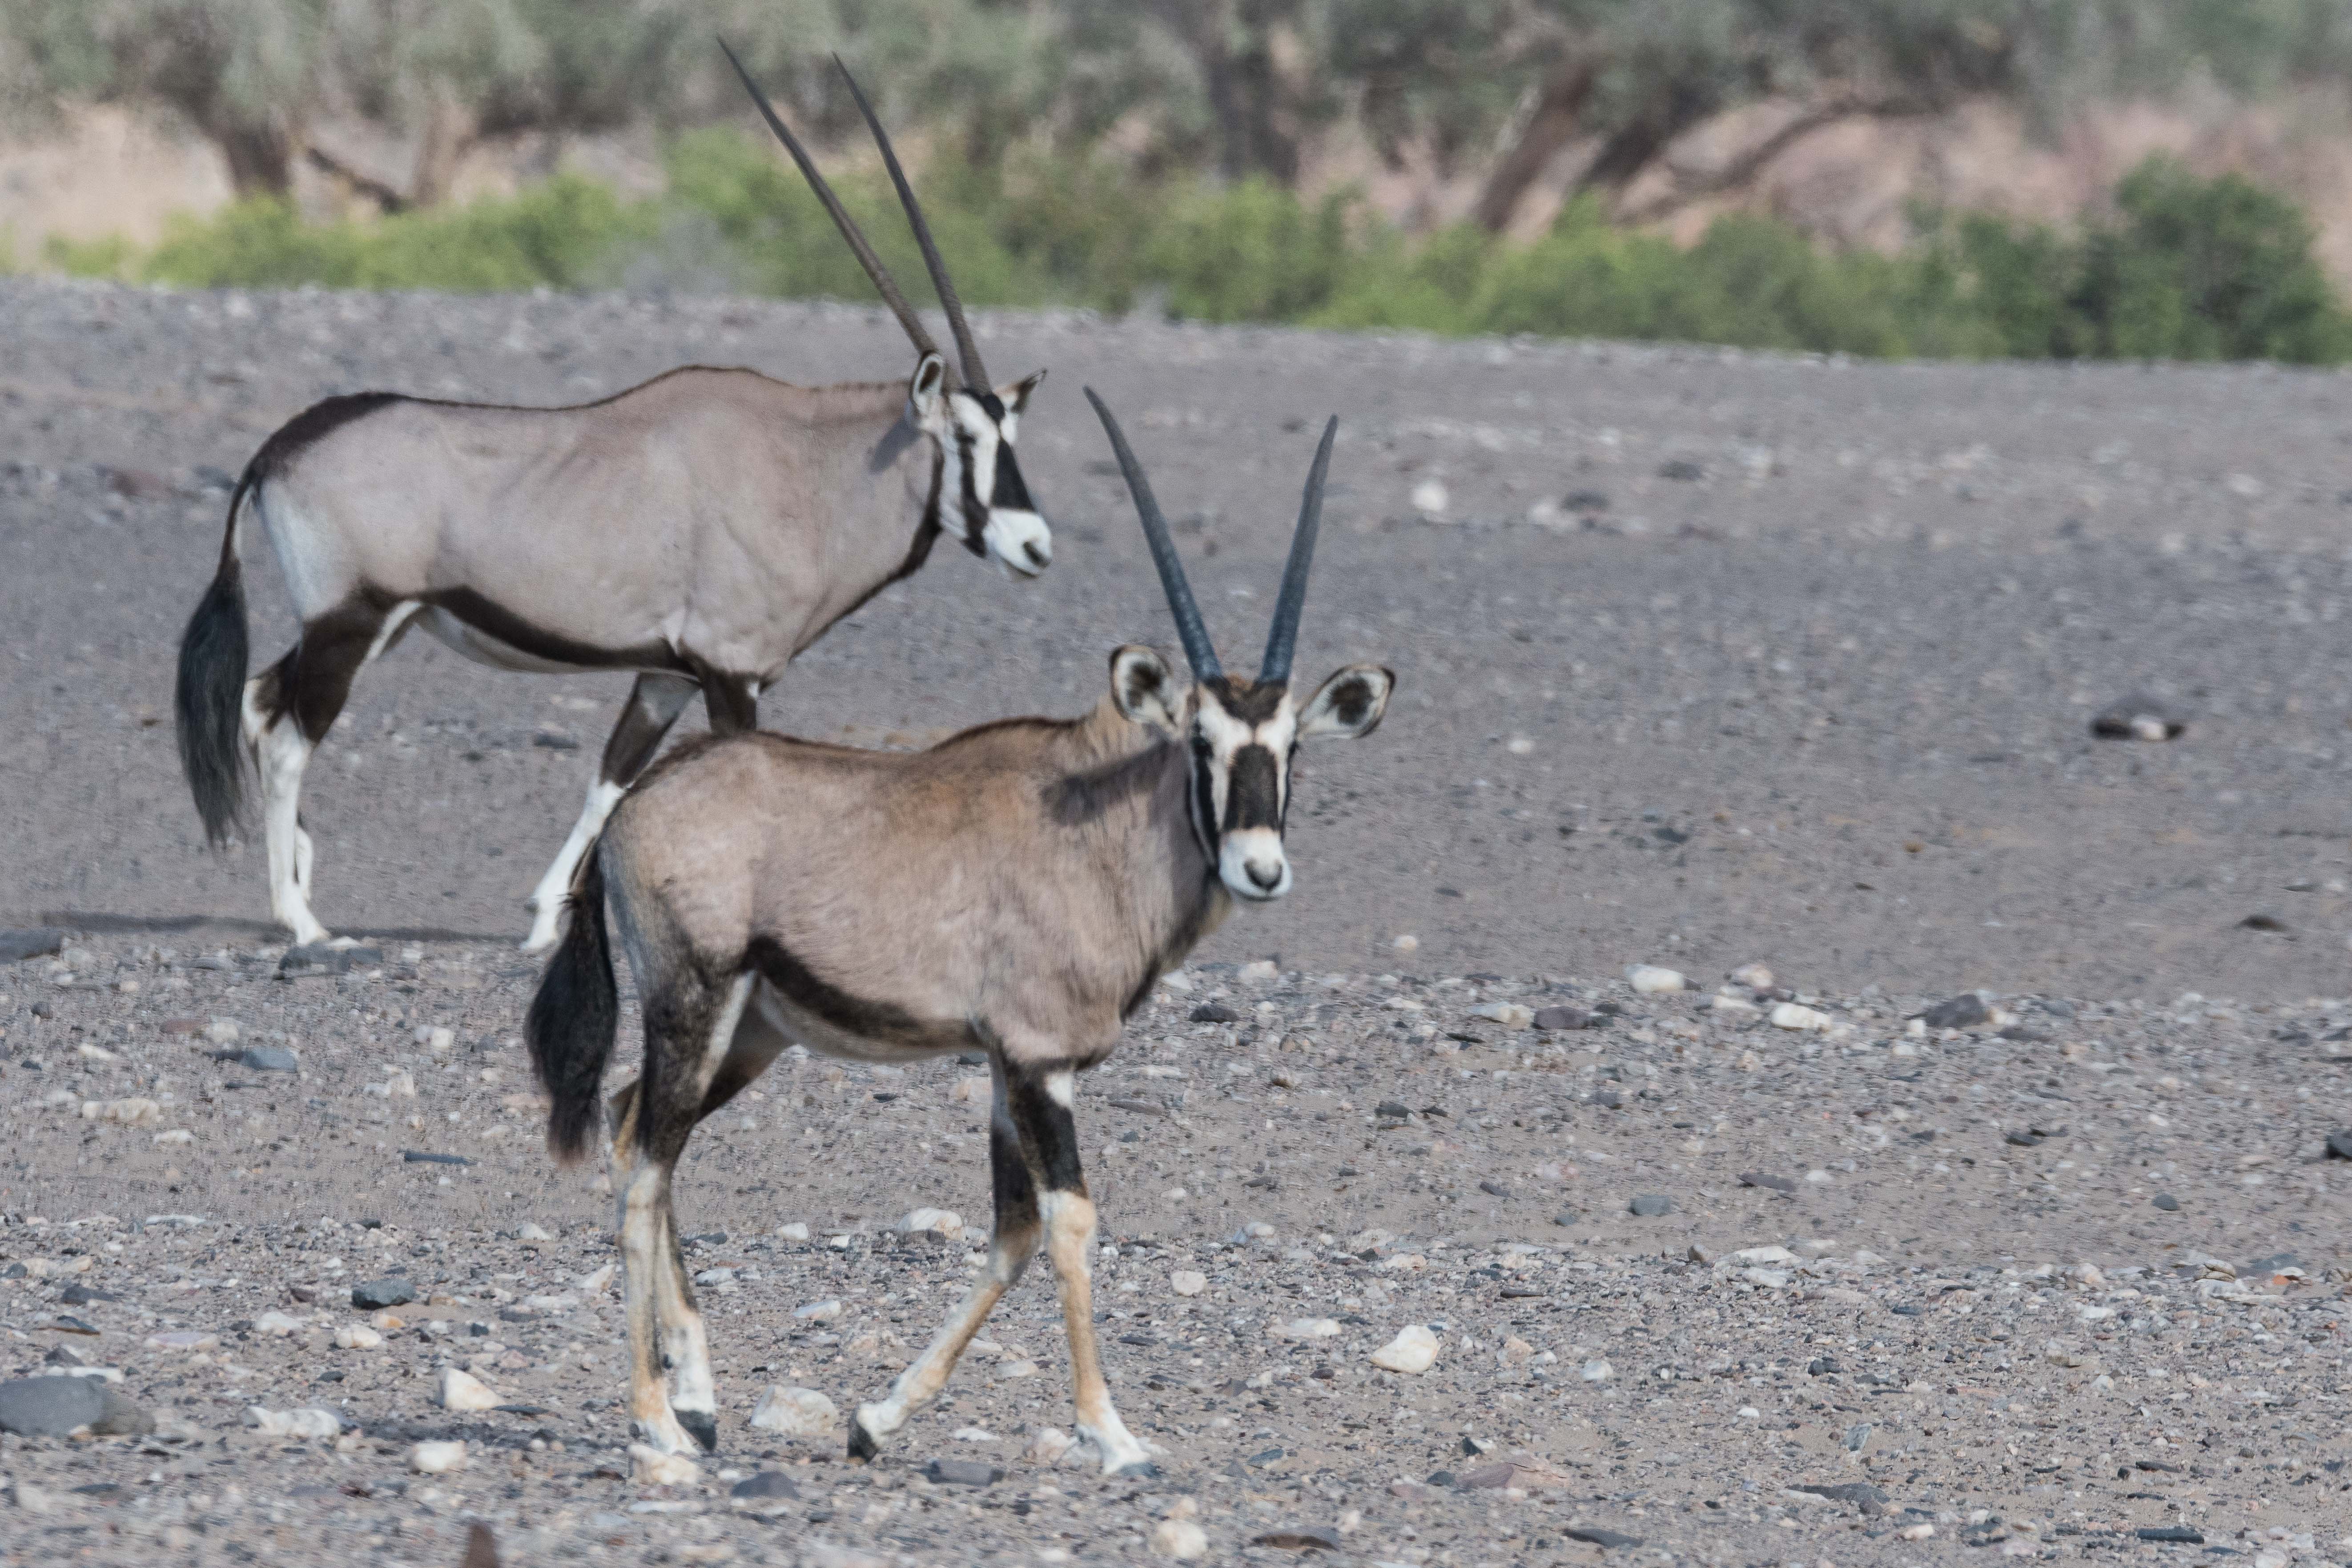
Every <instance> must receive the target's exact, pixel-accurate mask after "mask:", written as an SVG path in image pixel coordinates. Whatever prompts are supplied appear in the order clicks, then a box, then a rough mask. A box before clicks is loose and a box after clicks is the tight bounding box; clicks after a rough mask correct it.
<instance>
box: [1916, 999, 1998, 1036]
mask: <svg viewBox="0 0 2352 1568" xmlns="http://www.w3.org/2000/svg"><path fill="white" fill-rule="evenodd" d="M1991 1016H1992V1013H1991V1011H1990V1009H1989V1008H1987V1007H1986V1006H1985V1005H1984V998H1983V997H1981V996H1979V995H1978V994H1976V993H1975V992H1973V991H1963V992H1961V993H1960V994H1958V996H1955V997H1953V998H1952V999H1951V1000H1950V1001H1948V1002H1938V1003H1937V1004H1936V1005H1934V1006H1933V1007H1930V1008H1928V1009H1927V1011H1926V1012H1924V1013H1922V1014H1920V1015H1919V1021H1920V1022H1921V1023H1923V1024H1925V1025H1927V1027H1929V1028H1931V1029H1969V1028H1973V1027H1975V1026H1977V1025H1979V1024H1981V1023H1983V1022H1984V1021H1985V1020H1986V1019H1988V1018H1990V1017H1991Z"/></svg>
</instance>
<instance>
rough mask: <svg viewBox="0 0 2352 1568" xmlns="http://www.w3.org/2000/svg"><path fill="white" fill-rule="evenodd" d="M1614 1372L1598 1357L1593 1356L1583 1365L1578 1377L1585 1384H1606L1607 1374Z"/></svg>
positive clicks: (1612, 1368) (1614, 1369)
mask: <svg viewBox="0 0 2352 1568" xmlns="http://www.w3.org/2000/svg"><path fill="white" fill-rule="evenodd" d="M1616 1370H1617V1369H1616V1368H1615V1367H1612V1366H1611V1365H1610V1364H1609V1363H1607V1362H1605V1361H1602V1360H1601V1358H1600V1357H1599V1356H1595V1357H1593V1358H1592V1359H1591V1361H1589V1362H1586V1363H1584V1365H1583V1367H1582V1368H1581V1369H1580V1371H1579V1373H1578V1375H1579V1376H1580V1377H1582V1378H1583V1379H1584V1381H1585V1382H1587V1383H1606V1382H1608V1381H1609V1374H1610V1373H1612V1372H1614V1371H1616Z"/></svg>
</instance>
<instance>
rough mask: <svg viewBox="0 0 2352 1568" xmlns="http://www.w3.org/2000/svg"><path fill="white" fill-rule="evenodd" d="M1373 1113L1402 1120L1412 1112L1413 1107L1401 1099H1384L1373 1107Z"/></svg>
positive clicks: (1387, 1118)
mask: <svg viewBox="0 0 2352 1568" xmlns="http://www.w3.org/2000/svg"><path fill="white" fill-rule="evenodd" d="M1372 1114H1373V1115H1375V1116H1378V1117H1381V1118H1384V1119H1385V1120H1387V1121H1403V1120H1404V1119H1405V1118H1406V1117H1408V1116H1411V1115H1412V1107H1411V1106H1409V1105H1407V1104H1405V1102H1404V1101H1403V1100H1381V1102H1380V1104H1379V1105H1378V1106H1376V1107H1374V1108H1373V1110H1372Z"/></svg>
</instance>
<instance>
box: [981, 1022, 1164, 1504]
mask: <svg viewBox="0 0 2352 1568" xmlns="http://www.w3.org/2000/svg"><path fill="white" fill-rule="evenodd" d="M1007 1070H1008V1071H1009V1072H1010V1073H1011V1075H1012V1076H1011V1080H1010V1082H1009V1084H1008V1086H1007V1087H1008V1089H1009V1098H1010V1100H1011V1101H1012V1106H1011V1109H1012V1112H1013V1127H1014V1128H1015V1130H1017V1131H1019V1133H1020V1134H1021V1144H1022V1150H1023V1152H1024V1153H1025V1154H1026V1155H1027V1156H1028V1160H1029V1164H1030V1167H1031V1169H1032V1170H1033V1171H1034V1173H1035V1174H1036V1177H1037V1184H1038V1186H1039V1188H1040V1189H1041V1190H1040V1195H1039V1198H1038V1211H1039V1213H1040V1215H1042V1217H1043V1218H1044V1220H1045V1256H1046V1257H1047V1258H1049V1259H1051V1260H1052V1262H1053V1265H1054V1283H1055V1286H1056V1287H1057V1288H1058V1289H1060V1292H1061V1297H1062V1326H1063V1329H1064V1330H1065V1331H1066V1333H1067V1335H1068V1337H1069V1342H1070V1391H1071V1393H1072V1394H1074V1395H1075V1396H1076V1404H1077V1415H1078V1436H1079V1438H1080V1439H1081V1440H1083V1441H1086V1442H1089V1443H1092V1444H1093V1445H1094V1446H1095V1450H1096V1452H1097V1453H1099V1454H1100V1455H1101V1456H1102V1468H1103V1474H1105V1475H1107V1476H1120V1475H1123V1476H1156V1475H1158V1474H1159V1473H1160V1468H1159V1467H1158V1466H1157V1465H1154V1464H1153V1463H1152V1462H1151V1455H1150V1450H1148V1449H1146V1448H1145V1447H1144V1446H1143V1445H1142V1444H1141V1443H1139V1442H1137V1441H1136V1439H1135V1437H1134V1436H1133V1435H1132V1434H1130V1433H1129V1431H1128V1429H1127V1423H1126V1422H1124V1421H1121V1420H1120V1419H1119V1418H1118V1410H1117V1409H1115V1408H1114V1407H1113V1406H1112V1405H1111V1402H1110V1385H1109V1384H1108V1383H1106V1382H1105V1381H1104V1379H1103V1372H1102V1352H1101V1349H1100V1347H1099V1346H1098V1345H1097V1342H1096V1340H1095V1305H1094V1275H1093V1268H1092V1266H1091V1262H1090V1259H1091V1255H1092V1253H1093V1251H1094V1242H1095V1205H1094V1199H1093V1198H1091V1197H1089V1196H1088V1195H1087V1177H1086V1172H1085V1170H1084V1169H1083V1167H1082V1166H1081V1165H1080V1163H1079V1161H1078V1130H1077V1123H1076V1121H1075V1120H1073V1118H1072V1117H1071V1114H1070V1105H1071V1100H1072V1098H1073V1096H1074V1093H1075V1089H1076V1074H1075V1073H1072V1072H1070V1071H1069V1070H1067V1069H1066V1068H1065V1069H1062V1070H1059V1071H1054V1072H1036V1071H1034V1070H1031V1071H1024V1069H1022V1068H1018V1067H1013V1068H1008V1069H1007Z"/></svg>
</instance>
